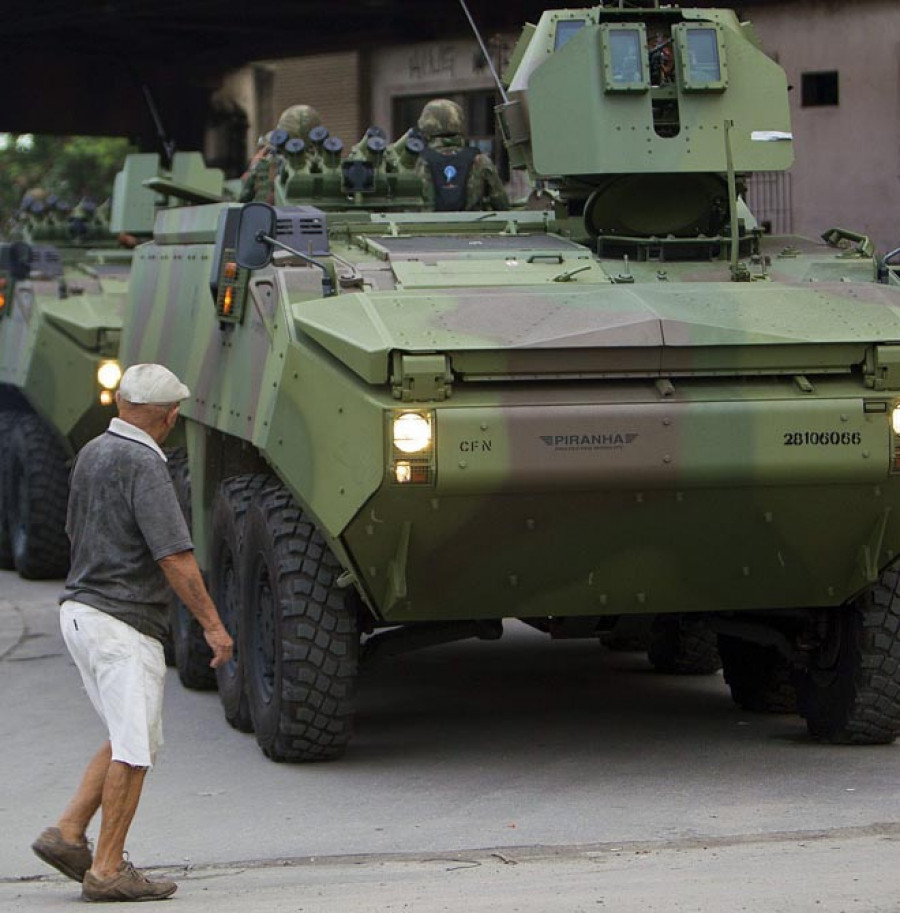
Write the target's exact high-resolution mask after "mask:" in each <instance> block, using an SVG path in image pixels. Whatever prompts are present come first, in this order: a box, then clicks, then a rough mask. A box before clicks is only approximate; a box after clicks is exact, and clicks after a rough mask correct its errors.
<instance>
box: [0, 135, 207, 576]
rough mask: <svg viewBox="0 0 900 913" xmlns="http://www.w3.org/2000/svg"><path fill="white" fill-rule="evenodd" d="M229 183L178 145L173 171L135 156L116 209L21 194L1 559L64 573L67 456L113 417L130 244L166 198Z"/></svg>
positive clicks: (6, 385) (122, 177) (12, 254)
mask: <svg viewBox="0 0 900 913" xmlns="http://www.w3.org/2000/svg"><path fill="white" fill-rule="evenodd" d="M222 180H223V176H222V173H221V172H220V171H210V170H209V169H206V168H205V166H204V165H203V161H202V158H201V156H200V155H199V153H177V154H176V155H175V157H174V159H173V163H172V168H171V169H163V168H161V166H160V159H159V156H158V155H155V154H137V155H131V156H128V158H127V160H126V163H125V167H124V168H123V171H122V172H120V174H119V175H118V177H117V180H116V187H115V189H114V193H113V197H112V201H111V209H110V207H109V206H106V205H105V206H102V207H97V206H94V205H93V204H91V203H89V202H87V201H82V202H81V203H79V204H78V205H77V206H75V207H70V206H68V205H67V204H66V203H64V202H63V201H62V200H59V199H57V198H55V197H53V196H52V195H46V194H44V193H41V192H32V193H30V194H28V195H27V196H26V198H25V199H24V200H23V205H22V207H21V209H20V211H19V213H18V214H17V217H16V219H15V223H14V225H13V229H12V232H11V239H12V240H10V241H9V242H7V243H4V244H0V567H2V568H9V569H11V568H15V569H16V570H18V572H19V573H20V574H21V575H22V576H23V577H29V578H42V577H59V576H63V575H64V574H65V573H66V570H67V568H68V562H69V543H68V539H67V537H66V534H65V510H66V498H67V494H68V463H69V461H70V460H71V458H72V456H73V455H74V454H75V453H76V452H77V450H78V449H79V448H80V447H81V446H82V445H83V444H85V443H86V442H87V441H88V440H90V439H91V438H92V437H94V436H96V435H97V434H99V433H100V432H101V431H103V429H104V428H105V427H106V426H107V425H108V424H109V419H110V418H111V417H112V416H113V415H114V414H115V406H114V393H115V390H116V387H117V386H118V382H119V377H120V376H121V370H120V367H119V362H118V350H119V337H120V333H121V328H122V304H123V301H124V299H125V293H126V289H127V282H128V273H129V271H130V268H131V257H132V250H131V248H132V247H133V246H134V244H136V243H137V241H138V239H139V238H141V237H147V236H148V235H149V234H150V232H151V230H152V227H153V219H154V216H155V213H156V210H157V209H158V208H159V207H160V206H161V205H166V204H168V202H169V199H170V198H174V199H179V200H180V199H182V198H183V197H184V196H185V194H187V195H188V196H189V197H191V198H194V199H196V198H200V199H202V200H203V201H204V202H209V201H210V200H215V199H220V198H221V192H222ZM186 188H191V189H190V190H188V189H186Z"/></svg>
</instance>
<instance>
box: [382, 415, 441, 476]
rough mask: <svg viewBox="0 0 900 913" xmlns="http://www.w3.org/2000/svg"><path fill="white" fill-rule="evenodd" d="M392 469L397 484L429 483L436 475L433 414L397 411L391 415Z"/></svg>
mask: <svg viewBox="0 0 900 913" xmlns="http://www.w3.org/2000/svg"><path fill="white" fill-rule="evenodd" d="M388 423H389V429H390V430H389V434H390V442H391V449H390V455H389V460H390V463H389V470H388V471H389V473H390V477H391V479H392V480H393V481H394V482H395V483H396V484H398V485H427V484H429V483H431V482H432V481H433V480H434V477H435V464H434V460H435V456H434V414H433V413H432V412H429V411H419V412H394V413H390V414H389V417H388Z"/></svg>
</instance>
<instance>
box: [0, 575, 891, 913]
mask: <svg viewBox="0 0 900 913" xmlns="http://www.w3.org/2000/svg"><path fill="white" fill-rule="evenodd" d="M58 588H59V586H58V584H52V583H51V584H46V583H40V584H38V583H24V582H22V581H20V580H19V579H18V578H17V577H15V576H14V575H12V574H8V573H0V695H2V711H0V738H2V754H0V757H2V774H3V776H2V778H0V910H2V911H6V910H20V909H21V910H33V911H45V910H57V909H62V908H64V907H66V906H67V905H68V901H69V900H70V899H74V898H75V897H77V888H76V889H75V890H73V888H75V886H74V885H71V883H66V882H65V881H64V880H63V879H61V878H59V877H57V876H55V875H53V874H48V870H46V869H45V868H44V867H43V866H42V865H41V864H40V863H39V861H38V860H37V859H36V858H35V857H33V856H32V854H31V853H30V851H29V849H28V845H29V843H30V841H31V840H32V839H33V837H34V836H35V834H36V833H37V832H38V831H39V830H40V829H41V827H43V826H45V825H46V824H47V823H50V822H52V821H53V820H54V818H55V817H56V815H57V814H58V812H59V810H60V808H61V807H62V805H63V804H64V802H65V801H66V799H67V798H68V796H69V794H70V792H71V790H72V789H73V787H74V785H75V781H76V779H77V777H78V775H79V773H80V771H81V768H82V766H83V764H84V762H85V761H86V759H87V758H88V756H89V755H90V753H91V752H92V751H93V750H94V748H95V747H96V746H97V745H98V744H99V742H100V741H101V740H102V738H103V734H102V731H101V728H100V724H99V722H98V721H97V720H96V719H95V717H94V715H93V711H92V709H91V708H90V706H89V704H88V702H87V699H86V698H85V697H84V695H83V694H82V693H81V690H80V684H79V681H78V677H77V673H76V671H75V669H74V667H73V666H72V665H71V663H70V662H69V660H68V657H67V656H66V654H65V651H64V647H63V645H62V641H61V638H60V636H59V633H58V629H57V627H56V617H55V605H54V601H55V600H54V597H55V594H56V592H57V590H58ZM170 675H171V673H170ZM167 687H168V691H167V695H166V739H167V744H166V746H165V748H164V750H163V752H162V755H161V758H160V763H159V765H158V768H157V769H156V770H155V771H153V772H152V773H151V775H150V777H149V779H148V785H147V789H146V791H145V799H144V803H143V805H142V807H141V809H140V810H139V812H138V817H137V820H136V823H135V826H134V829H133V834H132V839H131V840H130V841H129V844H130V846H129V849H130V852H131V856H132V858H133V860H134V861H135V862H136V863H137V864H138V865H142V866H151V867H157V868H159V869H163V870H167V871H173V872H178V873H179V874H180V875H181V877H182V881H183V883H182V886H181V889H180V891H179V893H178V895H177V898H178V903H179V906H178V909H181V910H184V911H186V913H187V911H193V910H210V911H211V910H216V911H218V913H230V911H232V910H234V911H237V910H239V909H240V910H243V911H248V910H249V911H252V913H256V911H260V913H262V911H273V913H274V911H278V913H281V911H288V910H290V911H297V910H303V911H313V913H319V911H321V913H326V911H332V910H333V911H337V910H342V911H343V910H354V909H358V910H367V911H368V910H371V911H376V910H398V911H399V910H410V911H415V913H431V911H439V910H457V909H458V910H463V909H465V910H467V911H468V910H485V911H488V910H491V911H498V910H499V911H506V910H510V911H512V910H521V911H526V913H531V911H534V913H538V911H544V910H551V909H552V910H565V911H575V910H609V909H613V908H615V909H616V910H627V911H630V910H635V911H637V910H675V911H681V910H684V911H687V910H703V911H705V910H720V909H726V910H729V911H731V910H747V911H757V910H758V911H763V910H765V911H773V910H784V911H804V913H805V911H807V910H809V911H813V910H815V911H835V913H837V911H842V910H847V911H850V910H853V911H878V913H882V911H884V913H887V911H897V910H900V900H898V898H900V874H898V866H897V864H896V860H897V852H898V839H900V777H898V774H900V746H886V747H870V748H869V747H867V748H843V747H833V746H822V745H817V744H814V743H812V742H810V741H809V740H808V739H807V737H806V733H805V727H804V726H803V724H802V722H801V721H800V720H799V719H797V718H794V717H784V716H775V717H769V716H757V715H752V714H747V713H744V712H742V711H740V710H738V709H737V708H736V707H735V706H734V705H733V704H732V703H731V700H730V698H729V696H728V693H727V690H726V688H725V686H724V684H723V683H722V680H721V678H720V677H719V676H712V677H708V678H677V677H669V676H660V675H657V674H655V673H652V672H650V671H649V669H648V667H647V664H646V662H645V660H644V659H643V658H642V657H641V656H639V655H636V654H613V653H609V652H604V651H602V650H601V649H600V648H599V647H598V646H597V645H596V644H595V643H592V642H580V641H576V642H558V643H551V642H550V641H548V640H546V639H545V638H544V637H542V636H541V635H538V634H537V633H535V632H532V631H530V630H528V629H525V628H518V627H511V628H510V634H509V636H508V637H506V638H504V639H503V640H502V641H500V642H499V643H465V644H458V645H453V646H447V647H441V648H436V649H433V650H430V651H423V652H421V653H418V654H412V655H410V656H408V657H405V658H402V659H398V660H395V661H393V662H392V663H391V664H390V665H386V666H384V667H382V668H381V669H374V670H371V671H370V672H368V673H367V674H366V676H365V677H364V680H363V682H362V699H361V705H360V714H359V722H358V733H357V737H356V739H355V741H354V742H353V743H352V746H351V749H350V751H349V753H348V755H347V756H346V757H345V758H344V759H343V760H341V761H338V762H334V763H330V764H320V765H278V764H273V763H271V762H270V761H267V760H266V759H265V758H264V757H263V756H262V754H261V753H260V752H259V750H258V749H257V747H256V744H255V742H254V740H253V737H252V736H247V735H242V734H239V733H237V732H234V731H233V730H231V729H229V727H228V726H227V724H226V723H225V722H224V720H223V718H222V716H221V712H220V710H219V706H218V699H217V697H216V695H214V694H204V693H195V692H188V691H185V690H184V689H182V688H181V686H180V685H179V684H178V682H177V679H176V678H175V677H174V675H172V677H171V680H170V682H169V683H168V686H167ZM251 901H252V902H251Z"/></svg>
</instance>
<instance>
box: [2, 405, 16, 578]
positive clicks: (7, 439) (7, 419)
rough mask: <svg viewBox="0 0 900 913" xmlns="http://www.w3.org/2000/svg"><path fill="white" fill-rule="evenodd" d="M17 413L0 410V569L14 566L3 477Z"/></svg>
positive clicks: (10, 568) (10, 456) (6, 569)
mask: <svg viewBox="0 0 900 913" xmlns="http://www.w3.org/2000/svg"><path fill="white" fill-rule="evenodd" d="M18 415H19V413H17V412H11V411H3V412H0V569H2V570H4V571H10V570H12V569H13V568H15V566H16V565H15V562H14V561H13V550H12V536H11V534H10V522H9V504H10V500H11V495H10V494H7V491H6V482H5V481H4V479H5V478H6V475H7V473H8V472H9V468H8V467H9V462H10V460H11V459H12V430H13V428H14V427H15V422H16V419H17V418H18Z"/></svg>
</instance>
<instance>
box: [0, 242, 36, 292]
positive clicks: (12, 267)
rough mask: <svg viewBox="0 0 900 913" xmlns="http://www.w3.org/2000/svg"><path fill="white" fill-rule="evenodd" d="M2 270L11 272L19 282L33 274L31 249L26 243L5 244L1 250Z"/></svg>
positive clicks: (0, 267) (0, 265)
mask: <svg viewBox="0 0 900 913" xmlns="http://www.w3.org/2000/svg"><path fill="white" fill-rule="evenodd" d="M0 269H7V270H9V273H10V275H11V276H12V278H13V279H15V280H16V281H17V282H18V281H20V280H22V279H27V278H28V276H29V275H30V274H31V247H30V245H28V244H26V243H25V242H24V241H15V242H13V243H12V244H3V245H2V250H0Z"/></svg>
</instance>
